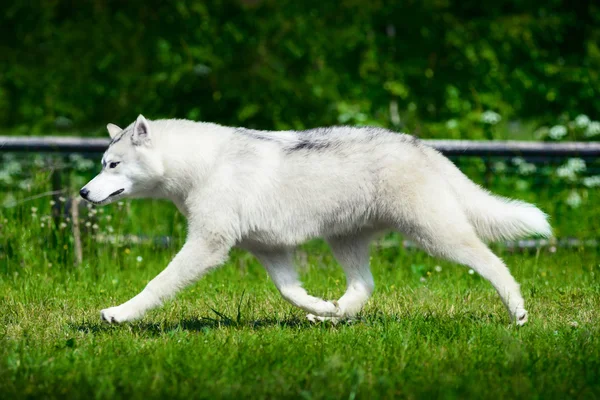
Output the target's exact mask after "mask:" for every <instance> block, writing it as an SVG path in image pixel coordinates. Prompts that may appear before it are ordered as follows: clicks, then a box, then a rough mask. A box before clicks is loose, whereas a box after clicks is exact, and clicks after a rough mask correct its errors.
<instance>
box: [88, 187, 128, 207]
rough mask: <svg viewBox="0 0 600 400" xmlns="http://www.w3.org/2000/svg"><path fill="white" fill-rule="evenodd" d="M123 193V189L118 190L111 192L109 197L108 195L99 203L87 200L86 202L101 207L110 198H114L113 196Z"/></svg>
mask: <svg viewBox="0 0 600 400" xmlns="http://www.w3.org/2000/svg"><path fill="white" fill-rule="evenodd" d="M124 191H125V189H119V190H115V191H114V192H112V193H111V194H109V195H108V197H107V198H105V199H104V200H100V201H94V200H90V199H87V201H89V202H90V203H93V204H96V205H98V206H101V205H103V204H106V202H107V201H108V200H109V199H110V198H112V197H115V196H118V195H120V194H121V193H123V192H124Z"/></svg>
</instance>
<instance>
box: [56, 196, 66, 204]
mask: <svg viewBox="0 0 600 400" xmlns="http://www.w3.org/2000/svg"><path fill="white" fill-rule="evenodd" d="M58 201H60V202H61V203H64V202H65V201H67V199H65V198H64V197H63V196H60V197H59V198H58Z"/></svg>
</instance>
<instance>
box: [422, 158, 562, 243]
mask: <svg viewBox="0 0 600 400" xmlns="http://www.w3.org/2000/svg"><path fill="white" fill-rule="evenodd" d="M428 150H430V151H431V152H430V151H428V155H430V157H432V156H433V157H432V158H433V159H434V160H435V162H434V164H436V165H437V166H438V167H441V172H442V173H443V174H444V175H445V177H446V178H447V180H448V183H449V184H450V187H452V189H453V191H454V193H455V194H456V196H457V197H458V198H459V199H460V203H461V204H462V205H463V210H464V212H465V214H466V215H467V218H468V219H469V221H470V222H471V224H472V225H473V227H474V228H475V232H476V233H477V236H479V237H480V238H481V239H483V240H485V241H496V240H511V239H517V238H520V237H523V236H528V235H540V236H543V237H550V236H551V235H552V228H551V227H550V224H549V223H548V216H547V215H546V214H545V213H544V212H542V211H541V210H540V209H539V208H537V207H536V206H534V205H533V204H529V203H526V202H523V201H518V200H511V199H507V198H504V197H500V196H496V195H494V194H492V193H490V192H488V191H487V190H485V189H483V188H482V187H480V186H479V185H477V184H476V183H474V182H472V181H471V180H470V179H469V178H467V177H466V176H465V175H464V174H463V173H462V172H461V171H460V170H459V169H458V168H457V167H456V166H455V165H454V164H453V163H452V162H451V161H450V160H448V159H447V158H446V157H444V156H443V155H441V154H440V153H438V152H437V151H436V150H434V149H431V148H430V149H428Z"/></svg>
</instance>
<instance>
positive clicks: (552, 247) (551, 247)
mask: <svg viewBox="0 0 600 400" xmlns="http://www.w3.org/2000/svg"><path fill="white" fill-rule="evenodd" d="M548 250H549V251H550V253H556V246H550V248H549V249H548Z"/></svg>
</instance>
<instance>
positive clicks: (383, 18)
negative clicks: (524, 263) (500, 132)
mask: <svg viewBox="0 0 600 400" xmlns="http://www.w3.org/2000/svg"><path fill="white" fill-rule="evenodd" d="M0 26H1V27H2V34H1V35H0V126H3V127H5V128H9V129H12V130H13V131H16V132H19V131H20V130H19V129H18V128H21V131H23V132H25V131H26V132H28V133H30V132H34V133H35V132H36V131H37V132H47V131H48V129H64V130H69V129H71V130H77V131H79V132H81V131H89V130H93V129H96V128H98V127H99V126H101V125H103V124H105V123H107V122H115V123H118V124H127V123H129V122H130V121H132V120H133V119H134V118H135V116H136V115H137V114H138V113H144V114H145V115H146V116H147V117H149V118H159V117H179V118H190V119H194V120H207V121H213V122H218V123H222V124H230V125H243V126H246V127H254V128H262V129H285V128H296V129H301V128H308V127H314V126H319V125H331V124H354V125H359V124H370V125H381V126H387V127H390V128H394V129H404V130H409V131H411V132H414V133H416V134H418V135H421V136H424V137H427V136H428V137H457V138H458V137H472V138H484V137H486V129H485V126H483V125H485V124H483V125H482V124H481V116H482V114H483V113H484V112H485V111H488V110H493V111H495V112H497V113H499V114H500V115H501V116H502V119H503V121H505V123H508V122H509V121H513V120H517V119H519V120H521V119H524V120H535V121H542V122H546V121H547V123H550V124H553V123H554V120H555V119H556V116H557V115H559V114H564V115H567V116H568V117H569V118H574V117H575V116H576V115H579V114H585V115H590V116H591V117H592V118H593V117H596V118H595V119H598V118H597V117H598V115H599V114H600V44H599V43H600V3H598V2H595V1H592V0H578V1H566V0H564V1H559V0H549V1H544V2H541V1H533V0H522V1H521V0H498V1H495V2H483V1H473V0H461V1H458V0H409V1H381V0H371V1H369V2H366V1H358V0H347V1H337V2H323V1H312V0H309V1H289V0H280V1H277V0H244V1H227V0H215V1H206V2H201V1H168V2H158V1H150V2H144V3H142V2H122V1H108V0H95V1H61V0H53V1H27V2H25V1H17V0H6V1H3V6H2V8H1V9H0ZM396 110H397V111H396ZM14 128H17V129H16V130H15V129H14Z"/></svg>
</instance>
